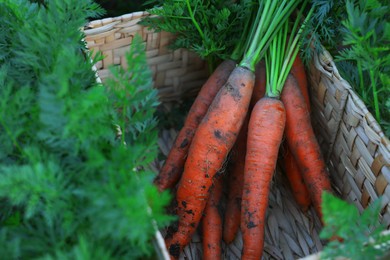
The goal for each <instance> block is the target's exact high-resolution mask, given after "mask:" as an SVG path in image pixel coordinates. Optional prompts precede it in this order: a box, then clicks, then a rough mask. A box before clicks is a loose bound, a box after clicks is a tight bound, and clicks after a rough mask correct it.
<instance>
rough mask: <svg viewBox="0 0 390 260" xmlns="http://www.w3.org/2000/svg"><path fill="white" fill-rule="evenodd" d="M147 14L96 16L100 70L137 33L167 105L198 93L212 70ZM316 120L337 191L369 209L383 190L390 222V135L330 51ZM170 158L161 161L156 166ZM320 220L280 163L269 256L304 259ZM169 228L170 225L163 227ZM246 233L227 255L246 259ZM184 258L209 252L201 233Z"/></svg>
mask: <svg viewBox="0 0 390 260" xmlns="http://www.w3.org/2000/svg"><path fill="white" fill-rule="evenodd" d="M145 15H147V14H146V13H144V12H137V13H132V14H127V15H123V16H120V17H116V18H108V19H103V20H98V21H93V22H91V23H90V24H89V25H88V26H87V27H86V28H85V30H84V31H85V34H86V42H87V45H88V47H89V49H91V50H93V51H94V52H96V51H101V52H102V54H103V55H104V57H105V58H104V59H103V61H101V62H99V63H98V64H96V68H97V71H98V74H99V77H100V78H101V79H102V80H103V82H104V80H105V79H106V78H107V77H108V75H109V74H108V67H109V66H111V65H118V66H126V61H125V57H124V55H125V52H126V51H127V50H128V49H129V46H130V45H131V42H132V38H133V36H134V35H135V34H140V35H141V36H142V38H143V40H144V41H145V50H146V54H147V57H148V63H149V65H150V68H151V69H152V71H153V79H154V84H155V87H156V88H157V89H158V91H159V96H160V100H161V101H162V103H163V104H169V103H172V102H181V101H182V100H183V99H185V98H188V97H194V96H195V95H196V94H197V92H198V90H199V89H200V87H201V86H202V83H203V82H204V81H205V80H206V78H207V76H208V70H207V65H206V63H205V62H204V61H202V60H201V59H199V58H198V57H197V56H196V55H194V54H193V53H191V52H189V51H187V50H182V49H180V50H175V51H172V50H169V49H168V48H167V46H168V44H169V43H170V41H171V40H172V39H173V37H172V35H171V34H168V33H165V32H161V33H155V32H152V31H149V30H148V29H147V28H145V27H143V26H140V25H139V24H137V23H138V22H139V20H140V19H141V18H142V17H143V16H145ZM308 74H309V80H310V95H311V101H312V107H313V109H312V110H313V112H312V122H313V127H314V129H315V132H316V134H317V138H318V141H319V143H320V145H321V149H322V151H323V154H324V156H325V158H326V162H327V165H328V168H329V172H330V174H331V179H332V183H333V188H334V190H335V191H336V192H337V193H338V194H340V196H341V197H342V198H343V199H345V200H346V201H348V202H352V203H354V204H355V205H356V206H357V207H358V208H359V210H363V209H364V208H365V207H366V206H367V205H368V204H369V203H370V202H372V201H374V200H376V199H377V198H378V197H379V196H382V197H383V200H382V201H383V204H382V210H381V221H382V223H384V224H385V225H386V226H387V228H389V227H390V206H389V205H390V186H389V182H390V142H389V139H388V138H387V137H386V136H384V134H383V132H382V131H381V129H380V127H379V126H378V124H377V122H376V121H375V120H374V118H373V116H372V115H371V114H370V113H369V112H368V111H367V108H366V107H365V105H364V104H363V103H362V101H361V100H360V99H359V97H358V96H357V95H356V94H355V93H354V92H353V90H352V89H351V86H350V85H349V84H348V83H347V82H346V81H345V80H343V79H342V78H341V77H340V75H339V73H338V71H337V68H336V66H335V64H334V62H333V61H332V58H331V56H330V55H329V54H328V53H323V54H320V55H318V56H316V57H314V59H313V62H312V63H311V66H310V68H309V73H308ZM175 135H176V131H175V130H173V129H161V138H160V147H161V151H162V152H163V153H164V154H165V155H166V154H167V153H168V150H169V148H170V146H171V144H172V142H173V140H174V138H175ZM161 163H162V162H159V163H157V165H156V170H158V167H159V166H161ZM320 229H321V225H320V222H319V220H318V218H317V217H316V215H315V213H314V210H313V209H310V210H309V212H307V213H306V214H303V213H302V212H301V211H300V210H299V208H298V206H297V205H296V203H295V201H294V200H293V199H292V195H291V192H290V190H289V187H288V185H287V183H286V180H285V178H284V176H283V175H282V174H281V170H280V169H277V172H276V174H275V178H274V180H273V184H272V189H271V194H270V200H269V210H268V212H267V227H266V230H265V233H266V234H265V235H266V236H265V246H264V258H265V259H296V258H301V257H304V256H307V255H310V254H313V253H316V252H318V251H320V250H321V249H322V245H323V243H322V241H321V240H320V239H319V236H318V234H319V231H320ZM161 232H162V233H163V232H164V231H161ZM241 248H242V242H241V235H240V234H239V235H238V236H237V238H236V240H235V241H234V242H233V243H232V244H231V245H229V246H227V245H223V249H224V259H239V258H240V253H241ZM181 258H182V259H201V258H202V247H201V240H200V236H199V235H198V234H196V235H195V236H194V237H193V240H192V243H191V244H190V245H189V246H187V247H186V248H185V249H184V252H183V254H182V255H181Z"/></svg>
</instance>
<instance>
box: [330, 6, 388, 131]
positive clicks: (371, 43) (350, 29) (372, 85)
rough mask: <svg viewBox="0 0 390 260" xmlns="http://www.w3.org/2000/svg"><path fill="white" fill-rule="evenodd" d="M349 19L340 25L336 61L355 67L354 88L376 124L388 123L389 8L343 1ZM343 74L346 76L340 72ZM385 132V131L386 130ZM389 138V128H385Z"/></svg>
mask: <svg viewBox="0 0 390 260" xmlns="http://www.w3.org/2000/svg"><path fill="white" fill-rule="evenodd" d="M346 10H347V14H348V19H345V20H343V21H342V24H343V26H344V27H343V30H342V31H343V44H344V45H345V46H347V47H346V48H344V49H342V50H341V51H340V52H339V55H337V56H336V59H337V60H339V61H350V62H353V64H354V65H355V66H356V72H357V73H358V76H359V77H358V84H357V85H355V86H354V87H355V89H356V90H357V92H358V93H360V96H361V97H362V99H363V101H364V102H365V103H366V104H367V106H368V107H369V108H370V109H371V110H372V111H373V114H374V115H375V118H376V120H377V121H378V122H382V121H383V122H384V123H385V125H388V124H389V123H390V111H389V110H388V108H387V106H386V105H385V104H386V102H389V100H390V88H389V86H390V76H389V75H390V56H389V54H390V23H389V20H388V18H386V16H387V14H388V13H389V11H390V6H389V5H388V4H387V5H385V4H381V3H380V1H376V0H370V1H358V3H356V1H346ZM343 74H345V73H343ZM385 129H386V128H385ZM386 130H387V134H389V135H390V128H389V129H386Z"/></svg>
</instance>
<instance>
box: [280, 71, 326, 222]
mask: <svg viewBox="0 0 390 260" xmlns="http://www.w3.org/2000/svg"><path fill="white" fill-rule="evenodd" d="M281 100H282V102H283V103H284V105H285V107H286V129H285V134H286V140H287V143H288V146H289V148H290V151H291V152H292V154H293V156H294V158H295V161H296V162H297V164H298V167H299V169H300V171H301V173H302V176H303V179H304V182H305V184H306V186H307V187H308V190H309V194H310V197H311V200H312V202H313V205H314V207H315V209H316V212H317V214H318V216H319V217H320V218H321V219H322V211H321V202H322V199H321V195H322V192H323V191H324V190H327V191H331V184H330V180H329V177H328V176H329V174H328V172H327V170H326V165H325V162H324V160H323V157H322V154H321V150H320V147H319V144H318V142H317V139H316V137H315V134H314V131H313V128H312V126H311V122H310V115H309V112H308V109H307V105H306V104H305V100H304V97H303V96H302V94H301V92H300V90H299V88H298V86H297V82H296V80H295V79H294V78H293V77H292V76H289V78H288V79H287V81H286V84H285V86H284V88H283V92H282V94H281Z"/></svg>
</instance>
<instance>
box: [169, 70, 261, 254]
mask: <svg viewBox="0 0 390 260" xmlns="http://www.w3.org/2000/svg"><path fill="white" fill-rule="evenodd" d="M254 78H255V76H254V72H253V71H252V70H249V69H247V68H246V67H242V66H238V67H236V68H235V69H234V70H233V72H232V73H231V75H230V77H229V79H228V81H227V82H226V84H225V85H224V86H223V88H222V89H221V90H220V91H219V92H218V94H217V95H216V97H215V99H214V101H213V102H212V104H211V105H210V108H209V110H208V112H207V113H206V115H205V117H204V118H203V120H202V121H201V123H200V125H199V126H198V129H197V131H196V133H195V135H194V138H193V140H192V143H191V146H190V149H189V151H188V157H187V160H186V162H185V166H184V172H183V175H182V177H181V179H180V182H179V184H178V189H177V193H176V200H177V215H178V217H179V220H178V225H177V231H176V232H175V233H173V234H172V236H169V237H167V238H166V240H165V242H166V246H167V248H168V252H169V253H170V255H171V258H172V259H177V258H178V257H179V255H180V252H181V251H182V249H183V247H184V246H186V245H187V244H188V243H189V242H190V240H191V237H192V235H193V233H194V231H195V230H196V228H197V226H198V224H199V221H200V219H201V217H202V214H203V210H204V208H205V205H206V202H207V199H208V196H209V189H210V187H211V185H212V179H213V177H214V175H215V174H216V173H217V172H218V171H219V169H221V167H222V165H223V163H224V161H225V159H226V157H227V154H228V153H229V152H230V150H231V148H232V146H233V144H234V142H235V141H236V139H237V135H238V133H239V131H240V129H241V126H242V124H243V122H244V118H245V116H246V114H247V112H248V107H249V102H250V98H251V95H252V91H253V86H254Z"/></svg>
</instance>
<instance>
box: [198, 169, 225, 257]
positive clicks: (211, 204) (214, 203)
mask: <svg viewBox="0 0 390 260" xmlns="http://www.w3.org/2000/svg"><path fill="white" fill-rule="evenodd" d="M221 175H222V174H220V175H219V176H215V178H214V184H213V187H212V188H211V189H210V197H209V200H208V201H207V204H206V207H205V210H204V217H203V220H202V238H203V240H202V245H203V260H208V259H210V260H218V259H221V258H222V212H221V209H220V201H221V197H222V190H223V179H224V178H223V177H224V176H221Z"/></svg>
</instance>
